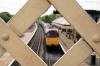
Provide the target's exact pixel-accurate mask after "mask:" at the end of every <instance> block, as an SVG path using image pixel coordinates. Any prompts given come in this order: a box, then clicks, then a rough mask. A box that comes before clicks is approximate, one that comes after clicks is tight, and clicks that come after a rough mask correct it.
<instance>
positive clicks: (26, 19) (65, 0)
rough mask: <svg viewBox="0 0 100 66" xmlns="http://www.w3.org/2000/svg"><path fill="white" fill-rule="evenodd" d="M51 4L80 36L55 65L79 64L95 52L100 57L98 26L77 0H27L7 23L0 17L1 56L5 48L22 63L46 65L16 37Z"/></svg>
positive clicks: (33, 65)
mask: <svg viewBox="0 0 100 66" xmlns="http://www.w3.org/2000/svg"><path fill="white" fill-rule="evenodd" d="M51 4H52V5H53V6H54V7H55V8H56V9H57V10H58V11H59V12H60V13H61V14H62V15H63V16H64V17H65V19H67V20H68V21H69V22H70V24H71V25H72V26H73V27H74V29H75V30H77V31H78V33H79V34H80V35H81V36H82V39H80V40H79V41H78V42H76V43H75V45H74V46H73V47H72V48H71V49H69V51H68V52H66V54H65V55H64V56H63V57H62V58H61V59H60V60H59V61H58V62H57V63H56V64H55V65H54V66H66V65H67V66H78V65H80V63H82V62H83V61H84V60H85V59H86V58H87V57H88V56H89V55H90V54H91V53H92V52H94V51H95V52H96V53H97V54H98V55H99V56H100V27H99V26H98V25H97V24H96V23H95V21H94V20H93V19H92V18H91V17H90V16H89V15H88V14H87V13H86V12H85V11H84V9H82V7H81V6H80V5H79V4H78V3H77V2H76V0H57V1H56V0H28V1H27V3H26V4H25V5H24V6H23V7H22V9H21V10H20V11H19V12H18V13H17V14H16V15H15V16H14V17H13V18H12V19H11V20H10V21H9V22H8V23H7V24H6V23H4V21H3V20H1V19H0V35H1V38H0V44H1V46H0V56H1V55H2V54H4V53H5V51H6V50H7V51H8V52H9V53H10V54H11V55H12V56H13V58H15V59H16V60H17V61H18V62H20V64H21V65H22V66H47V64H45V63H44V62H43V61H42V60H41V59H39V57H38V56H37V55H36V54H35V53H34V52H33V51H32V50H31V49H30V48H29V47H28V46H27V45H26V44H25V43H24V42H23V41H22V40H21V39H20V38H19V36H21V35H22V34H23V33H24V32H25V31H26V30H27V29H28V28H29V27H30V26H31V25H32V24H33V23H34V22H35V21H36V19H37V18H38V17H39V16H40V15H41V14H43V13H44V12H45V11H46V10H47V9H48V8H49V7H50V5H51ZM36 12H37V13H36ZM23 25H24V26H23ZM91 29H92V30H91ZM84 40H85V41H84ZM17 47H18V48H17ZM83 47H84V48H83ZM91 48H92V49H91ZM19 51H20V52H19ZM23 51H25V52H23ZM30 59H31V61H30ZM29 61H30V62H29ZM27 63H28V64H27Z"/></svg>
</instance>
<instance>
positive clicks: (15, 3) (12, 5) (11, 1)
mask: <svg viewBox="0 0 100 66" xmlns="http://www.w3.org/2000/svg"><path fill="white" fill-rule="evenodd" d="M26 2H27V0H0V12H4V11H5V12H9V13H10V14H11V15H15V14H16V13H17V12H18V11H19V10H20V9H21V8H22V7H23V6H24V5H25V3H26ZM53 10H55V8H53V6H51V7H50V8H49V9H48V11H47V12H46V13H45V14H44V15H46V14H51V13H53Z"/></svg>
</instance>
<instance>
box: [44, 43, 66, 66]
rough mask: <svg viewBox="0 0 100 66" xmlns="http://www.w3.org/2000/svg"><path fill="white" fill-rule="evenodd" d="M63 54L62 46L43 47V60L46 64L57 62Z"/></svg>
mask: <svg viewBox="0 0 100 66" xmlns="http://www.w3.org/2000/svg"><path fill="white" fill-rule="evenodd" d="M62 55H64V52H63V50H62V48H61V47H60V45H59V47H53V48H49V49H47V48H45V55H44V57H45V62H46V63H47V64H48V66H52V65H53V64H54V63H55V62H57V61H58V60H59V59H60V58H61V56H62Z"/></svg>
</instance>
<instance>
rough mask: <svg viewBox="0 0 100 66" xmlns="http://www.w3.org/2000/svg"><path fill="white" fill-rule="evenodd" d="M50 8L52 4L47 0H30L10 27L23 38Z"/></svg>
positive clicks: (13, 19) (11, 22) (9, 23)
mask: <svg viewBox="0 0 100 66" xmlns="http://www.w3.org/2000/svg"><path fill="white" fill-rule="evenodd" d="M49 7H50V4H49V3H48V2H47V1H46V0H28V2H27V3H26V4H25V5H24V6H23V7H22V8H21V9H20V11H19V12H18V13H17V14H16V15H15V16H14V17H13V18H12V19H11V20H10V21H9V22H8V26H9V27H10V28H11V29H12V30H13V31H14V32H15V33H16V34H18V35H19V36H21V35H22V34H23V33H24V32H25V31H26V30H27V29H28V28H29V27H30V26H31V25H32V24H33V23H34V22H35V21H36V19H37V18H38V17H39V16H41V14H43V13H44V12H45V11H46V10H47V9H48V8H49Z"/></svg>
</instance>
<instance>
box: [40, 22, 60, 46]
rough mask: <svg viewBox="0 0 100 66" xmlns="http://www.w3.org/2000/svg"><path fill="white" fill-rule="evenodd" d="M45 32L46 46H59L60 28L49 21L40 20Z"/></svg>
mask: <svg viewBox="0 0 100 66" xmlns="http://www.w3.org/2000/svg"><path fill="white" fill-rule="evenodd" d="M39 24H40V25H41V26H42V28H43V30H44V33H45V43H46V47H51V46H58V45H59V32H58V29H56V28H54V27H53V26H52V25H50V24H49V23H45V22H42V21H41V22H39Z"/></svg>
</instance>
